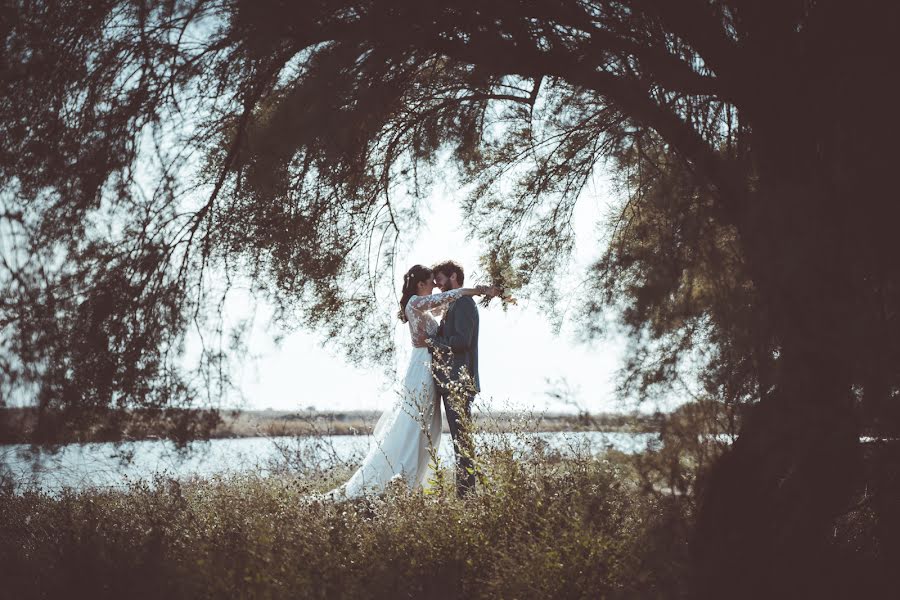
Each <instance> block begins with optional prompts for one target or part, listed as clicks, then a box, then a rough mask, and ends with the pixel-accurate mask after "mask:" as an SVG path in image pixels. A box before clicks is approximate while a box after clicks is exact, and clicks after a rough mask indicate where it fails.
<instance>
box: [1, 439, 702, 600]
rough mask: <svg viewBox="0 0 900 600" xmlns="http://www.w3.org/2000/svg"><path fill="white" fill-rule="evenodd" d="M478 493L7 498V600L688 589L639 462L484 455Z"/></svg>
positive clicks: (170, 485)
mask: <svg viewBox="0 0 900 600" xmlns="http://www.w3.org/2000/svg"><path fill="white" fill-rule="evenodd" d="M479 468H480V471H481V473H482V481H481V484H480V485H479V487H478V492H477V493H476V494H474V495H473V496H471V497H469V498H467V499H466V500H459V499H457V498H456V495H455V493H454V492H453V490H452V489H451V486H452V483H451V481H450V480H452V477H450V476H449V474H447V473H443V472H442V473H443V474H444V475H445V476H444V477H443V478H441V479H442V481H439V482H438V485H437V487H436V488H434V489H432V490H430V491H429V492H427V493H425V492H421V491H417V492H409V491H406V490H403V489H390V490H388V491H387V492H386V493H385V494H384V495H382V496H380V497H378V498H373V499H368V500H359V501H352V502H344V503H322V502H310V501H308V500H307V497H308V494H309V493H310V492H312V491H317V490H319V491H320V490H324V489H327V488H329V487H330V486H331V485H333V484H334V483H336V482H338V481H341V480H342V479H343V478H344V477H345V476H346V475H347V472H346V468H345V469H344V470H343V471H341V470H338V471H330V472H329V473H328V474H327V475H324V476H323V475H322V474H321V473H319V474H316V475H315V476H313V475H311V474H309V473H305V474H303V475H297V474H293V475H292V474H287V473H283V474H279V475H276V476H271V477H267V478H262V477H257V476H252V475H245V476H240V477H232V478H227V479H226V478H211V479H205V480H192V481H183V482H179V481H175V480H170V479H164V478H157V479H156V480H154V481H150V482H136V483H132V484H131V485H129V486H128V487H127V488H125V489H121V490H115V491H109V490H107V491H101V490H84V491H79V492H76V491H66V492H64V493H62V494H60V495H56V496H51V495H48V494H44V493H41V492H38V491H29V492H25V493H23V494H19V495H15V494H13V493H11V492H10V491H7V492H3V495H2V498H0V500H2V506H3V510H2V512H0V569H2V581H0V589H2V590H3V591H4V593H8V594H10V595H9V596H8V597H11V598H13V597H14V598H47V597H91V598H161V597H165V598H418V597H430V598H583V597H588V598H620V597H621V598H632V597H643V598H652V597H677V596H679V595H681V594H682V592H683V591H684V590H683V586H684V580H685V577H684V572H683V571H684V567H683V565H684V564H685V560H684V558H685V548H686V541H685V540H686V533H685V532H686V527H687V522H688V520H689V515H688V514H686V512H685V506H686V504H685V503H684V502H682V501H681V500H680V498H679V497H678V496H676V495H652V494H646V493H642V492H641V491H640V489H639V486H638V485H637V484H636V482H638V481H639V478H638V477H637V476H636V473H635V472H634V470H633V467H632V461H630V460H629V459H627V458H626V457H624V456H619V455H609V456H608V457H607V458H605V459H597V458H595V457H592V456H589V455H586V454H580V455H579V454H576V455H574V456H567V457H561V456H559V455H556V454H553V453H548V452H547V451H546V449H545V448H542V447H540V446H539V445H538V446H534V447H533V448H532V449H531V451H529V452H527V453H523V452H522V451H521V449H518V450H516V449H513V448H512V447H510V446H506V447H503V446H496V447H492V448H487V449H483V450H482V453H481V454H480V455H479Z"/></svg>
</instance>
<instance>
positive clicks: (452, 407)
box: [438, 385, 475, 498]
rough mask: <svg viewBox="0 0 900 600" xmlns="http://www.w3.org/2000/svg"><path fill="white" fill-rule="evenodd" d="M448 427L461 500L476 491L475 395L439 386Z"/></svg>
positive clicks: (457, 487) (458, 494)
mask: <svg viewBox="0 0 900 600" xmlns="http://www.w3.org/2000/svg"><path fill="white" fill-rule="evenodd" d="M438 392H439V393H440V395H441V400H443V402H444V411H445V412H446V414H447V425H448V426H449V427H450V436H451V437H452V438H453V453H454V454H455V455H456V494H457V496H459V497H460V498H462V497H464V496H465V495H466V494H468V493H470V492H473V491H475V461H474V458H475V443H474V440H473V439H472V401H473V400H474V399H475V395H474V394H469V393H466V392H462V393H460V392H457V393H450V392H449V391H448V390H447V388H445V387H444V386H441V385H439V386H438Z"/></svg>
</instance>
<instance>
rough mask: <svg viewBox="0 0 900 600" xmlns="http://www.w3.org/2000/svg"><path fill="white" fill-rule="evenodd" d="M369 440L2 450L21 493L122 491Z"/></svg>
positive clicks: (640, 438)
mask: <svg viewBox="0 0 900 600" xmlns="http://www.w3.org/2000/svg"><path fill="white" fill-rule="evenodd" d="M656 439H657V436H656V434H652V433H607V432H598V431H587V432H552V433H535V434H528V435H525V436H522V435H516V434H481V435H480V436H478V444H479V445H480V446H482V447H484V446H495V445H497V444H498V443H500V444H503V443H507V444H509V445H510V446H511V447H513V448H515V449H518V450H520V451H522V452H526V451H528V450H529V449H532V450H533V449H534V448H535V447H536V446H537V447H540V449H541V450H542V451H544V452H553V453H556V452H558V453H559V454H561V455H563V456H566V455H573V454H575V453H582V454H585V453H587V454H592V455H599V454H602V453H603V452H606V451H607V450H608V449H611V448H612V449H616V450H619V451H622V452H627V453H635V452H640V451H642V450H644V449H646V448H647V446H648V444H651V443H652V442H653V441H654V440H656ZM370 441H371V436H363V435H360V436H347V435H340V436H321V437H310V438H292V437H256V438H236V439H219V440H210V441H207V442H196V443H194V444H193V445H192V446H191V447H190V449H189V450H188V451H183V450H179V449H177V448H176V447H175V445H174V444H172V443H171V442H168V441H160V440H145V441H139V442H127V443H123V444H119V445H115V444H110V443H96V444H69V445H66V446H63V447H62V448H60V449H59V450H58V451H57V452H48V451H40V450H39V451H37V452H36V453H35V452H33V451H32V449H31V447H30V446H27V445H9V446H0V464H4V465H5V466H6V469H8V472H9V474H10V475H11V476H12V478H13V480H14V481H15V482H16V484H17V488H18V489H19V490H22V489H25V488H27V487H39V488H41V489H43V490H45V491H49V492H58V491H60V490H61V489H63V488H66V487H70V488H76V489H81V488H86V487H120V486H124V485H126V484H127V483H128V482H129V481H135V480H146V479H150V478H152V477H153V476H154V475H155V474H164V475H166V476H169V477H176V478H183V477H190V476H195V475H197V476H209V475H213V474H217V473H218V474H234V473H240V472H247V471H255V472H258V473H261V474H267V473H268V472H269V471H270V469H271V467H272V465H276V464H279V463H283V462H284V458H285V454H286V453H289V454H290V455H291V456H292V457H294V458H297V457H301V458H302V460H303V461H305V462H306V463H307V464H309V463H315V464H314V466H315V467H316V468H328V467H329V466H334V465H336V464H340V463H353V462H356V461H358V460H360V458H361V457H362V456H363V455H364V454H365V452H366V450H367V449H368V446H369V443H370ZM438 456H439V457H440V459H441V460H442V461H443V462H444V463H445V464H450V463H451V462H452V460H453V446H452V441H451V438H450V436H449V435H446V434H445V435H444V436H442V438H441V445H440V448H439V451H438Z"/></svg>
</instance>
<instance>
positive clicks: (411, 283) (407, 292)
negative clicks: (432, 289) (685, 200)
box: [398, 265, 434, 323]
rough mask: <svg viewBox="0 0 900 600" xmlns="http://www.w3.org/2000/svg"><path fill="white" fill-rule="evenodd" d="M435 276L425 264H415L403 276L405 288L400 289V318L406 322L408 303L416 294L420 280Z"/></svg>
mask: <svg viewBox="0 0 900 600" xmlns="http://www.w3.org/2000/svg"><path fill="white" fill-rule="evenodd" d="M433 276H434V273H432V271H431V269H429V268H428V267H426V266H423V265H413V266H412V267H411V268H410V269H409V271H407V272H406V275H404V276H403V288H402V289H401V290H400V314H399V315H398V316H399V317H400V320H401V321H403V322H404V323H406V321H407V318H406V305H407V303H408V302H409V299H410V298H412V297H413V296H414V295H415V294H416V285H417V284H418V283H419V282H420V281H425V280H426V279H431V278H432V277H433Z"/></svg>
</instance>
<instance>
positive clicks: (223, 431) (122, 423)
mask: <svg viewBox="0 0 900 600" xmlns="http://www.w3.org/2000/svg"><path fill="white" fill-rule="evenodd" d="M686 412H691V413H697V414H700V413H702V414H703V415H704V418H705V419H706V420H709V421H710V423H711V428H710V429H711V430H713V431H716V432H717V433H734V432H735V431H736V427H737V423H738V420H739V416H738V415H736V414H732V412H733V411H729V410H727V407H723V406H722V405H721V404H718V403H712V402H710V403H707V404H690V405H684V406H682V407H679V408H677V409H675V410H674V411H672V412H668V413H664V412H659V411H657V412H654V413H647V412H638V411H629V412H600V413H590V412H587V411H579V412H577V413H562V412H534V411H530V410H522V411H514V410H502V411H476V413H475V422H476V426H479V427H481V428H483V429H489V430H491V431H512V430H523V429H524V430H527V431H534V432H553V431H605V432H626V433H659V432H661V431H662V430H663V429H665V428H666V427H670V426H672V424H673V423H676V422H679V421H684V420H685V419H686V416H685V413H686ZM380 414H381V413H380V412H379V411H374V410H347V411H329V410H317V409H311V408H310V409H304V410H297V411H282V410H272V409H265V410H206V409H170V410H167V411H147V410H120V411H110V412H109V414H108V415H107V418H106V419H104V420H101V421H98V423H97V425H96V426H95V427H93V428H91V429H88V430H78V431H73V432H72V434H71V435H70V436H65V435H63V436H62V437H61V438H60V437H59V436H57V439H56V440H55V441H54V442H53V443H52V444H47V442H45V441H44V440H43V439H42V436H41V432H40V430H38V428H37V425H38V415H37V409H36V408H35V407H2V408H0V444H36V445H58V444H66V443H89V442H127V441H138V440H148V439H169V440H172V441H174V442H176V443H188V442H189V441H191V440H192V439H223V438H242V437H257V436H283V435H298V436H315V435H368V434H370V433H371V432H372V429H373V428H374V426H375V423H376V421H377V420H378V417H379V415H380ZM45 417H46V415H45ZM64 418H65V416H64V415H60V419H64ZM197 422H201V423H204V424H205V426H204V428H203V429H202V430H193V431H192V430H189V429H188V428H187V427H186V425H188V424H193V423H197ZM444 428H445V430H446V424H445V427H444Z"/></svg>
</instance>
